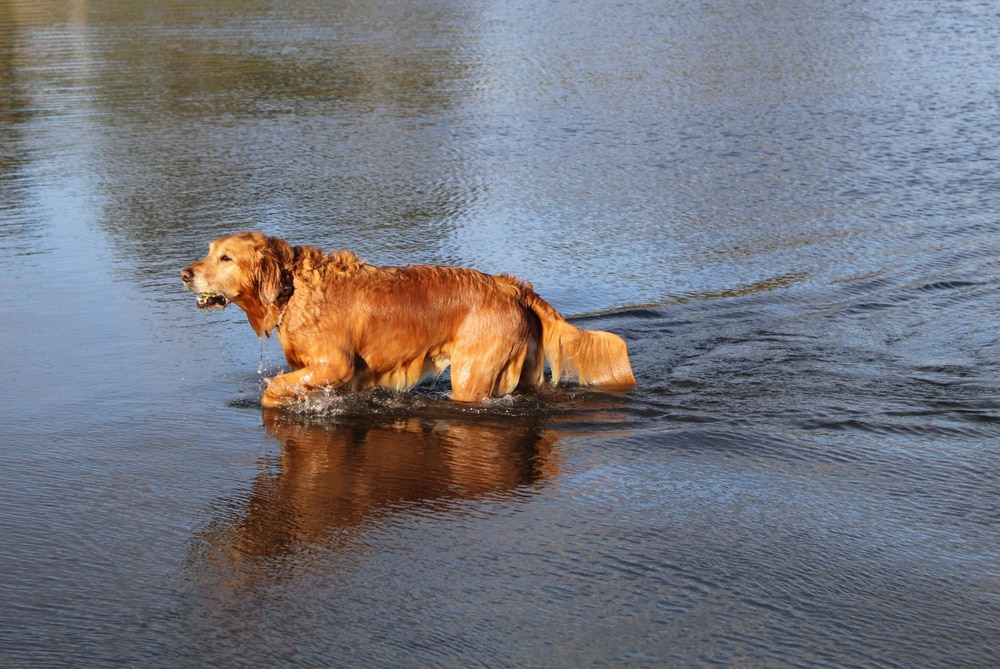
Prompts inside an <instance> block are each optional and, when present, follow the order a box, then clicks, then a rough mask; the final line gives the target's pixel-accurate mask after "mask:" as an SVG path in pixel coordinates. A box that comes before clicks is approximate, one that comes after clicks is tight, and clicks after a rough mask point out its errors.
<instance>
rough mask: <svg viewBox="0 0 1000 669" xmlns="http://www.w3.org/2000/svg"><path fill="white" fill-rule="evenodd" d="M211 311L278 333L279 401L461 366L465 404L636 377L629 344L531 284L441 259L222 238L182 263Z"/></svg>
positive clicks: (459, 384) (275, 401)
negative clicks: (564, 310) (580, 323)
mask: <svg viewBox="0 0 1000 669" xmlns="http://www.w3.org/2000/svg"><path fill="white" fill-rule="evenodd" d="M181 278H182V280H183V281H184V285H185V286H187V288H188V289H190V290H192V291H194V292H196V293H199V295H200V297H199V298H198V307H199V308H201V309H219V308H225V307H226V306H227V305H229V304H230V303H232V304H235V305H236V306H238V307H240V308H241V309H243V311H245V312H246V315H247V319H248V320H249V321H250V325H251V327H253V329H254V331H255V332H256V333H257V335H258V336H259V337H263V336H265V335H270V333H271V332H272V331H277V335H278V339H279V341H280V342H281V346H282V348H283V349H284V351H285V358H286V359H287V360H288V364H289V365H290V366H291V367H292V369H293V371H291V372H289V373H287V374H280V375H278V376H276V377H274V378H273V379H270V381H269V382H268V386H267V388H266V389H265V390H264V395H263V397H262V398H261V404H262V405H263V406H265V407H280V406H284V405H287V404H289V403H291V402H294V401H295V400H296V399H298V398H300V397H302V396H305V395H308V393H309V392H311V391H314V390H319V389H325V388H344V389H347V390H359V389H362V388H369V387H373V386H384V387H388V388H395V389H397V390H405V389H408V388H411V387H413V386H414V385H416V384H417V383H418V382H419V381H420V380H421V379H424V378H427V377H430V376H434V375H437V374H440V373H441V372H442V371H444V370H445V369H446V368H447V367H448V366H449V365H450V366H451V390H452V392H451V396H452V399H454V400H457V401H460V402H480V401H482V400H484V399H486V398H488V397H496V396H502V395H506V394H509V393H511V392H513V391H514V390H516V389H530V388H535V387H538V386H541V385H542V384H544V383H545V362H546V361H548V364H549V368H550V371H551V378H550V380H549V382H550V383H553V384H556V383H559V381H560V380H561V379H562V378H563V376H564V375H565V376H567V377H575V378H576V379H577V380H578V382H579V383H580V384H582V385H593V386H607V387H630V386H634V385H635V377H634V376H633V374H632V366H631V364H630V362H629V358H628V349H627V346H626V344H625V340H624V339H622V338H621V337H619V336H618V335H615V334H612V333H610V332H599V331H593V330H581V329H579V328H577V327H575V326H573V325H571V324H570V323H568V322H567V321H566V320H565V319H564V318H563V317H562V316H561V315H560V314H559V312H557V311H556V310H555V309H554V308H553V307H552V306H550V305H549V304H548V303H547V302H545V301H544V300H543V299H542V298H541V297H539V296H538V295H537V294H536V293H535V291H534V289H533V288H532V286H531V284H530V283H527V282H525V281H521V280H519V279H516V278H514V277H512V276H509V275H506V274H501V275H498V276H491V275H488V274H484V273H482V272H478V271H476V270H472V269H466V268H459V267H443V266H437V265H426V266H406V267H376V266H372V265H368V264H367V263H365V262H363V261H361V260H358V258H357V256H355V255H354V254H353V253H351V252H350V251H339V252H336V253H331V254H328V253H324V252H323V251H320V250H319V249H317V248H315V247H312V246H294V247H293V246H291V245H289V244H288V243H287V242H286V241H284V240H283V239H279V238H276V237H268V236H266V235H263V234H261V233H259V232H244V233H238V234H235V235H230V236H228V237H222V238H221V239H217V240H216V241H214V242H212V243H211V244H210V245H209V248H208V255H207V256H206V257H205V258H203V259H202V260H199V261H198V262H196V263H194V264H192V265H190V266H189V267H186V268H185V269H183V270H182V271H181Z"/></svg>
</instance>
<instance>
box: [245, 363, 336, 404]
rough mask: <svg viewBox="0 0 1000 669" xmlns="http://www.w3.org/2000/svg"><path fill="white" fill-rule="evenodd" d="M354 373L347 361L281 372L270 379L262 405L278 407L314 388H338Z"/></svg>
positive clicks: (261, 401) (318, 364) (261, 400)
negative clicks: (285, 372)
mask: <svg viewBox="0 0 1000 669" xmlns="http://www.w3.org/2000/svg"><path fill="white" fill-rule="evenodd" d="M353 375H354V367H353V365H351V364H350V363H347V362H340V363H336V362H322V363H317V364H313V365H307V366H305V367H303V368H302V369H297V370H295V371H294V372H289V373H287V374H279V375H278V376H275V377H274V378H272V379H269V380H268V382H267V388H265V389H264V395H263V396H262V397H261V398H260V405H261V406H262V407H264V408H265V409H277V408H280V407H282V406H285V405H286V404H290V403H291V402H294V401H295V400H297V399H300V398H301V397H303V396H305V395H306V394H308V393H309V392H311V391H313V390H319V389H321V388H338V387H340V386H342V385H344V384H345V383H347V382H348V381H350V380H351V377H352V376H353Z"/></svg>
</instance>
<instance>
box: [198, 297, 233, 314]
mask: <svg viewBox="0 0 1000 669" xmlns="http://www.w3.org/2000/svg"><path fill="white" fill-rule="evenodd" d="M227 304H229V300H227V299H226V296H225V295H220V294H218V293H204V294H203V295H200V296H199V297H198V308H199V309H204V310H206V311H207V310H209V309H223V308H225V306H226V305H227Z"/></svg>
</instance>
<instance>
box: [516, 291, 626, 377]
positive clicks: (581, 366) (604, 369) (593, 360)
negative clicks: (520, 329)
mask: <svg viewBox="0 0 1000 669" xmlns="http://www.w3.org/2000/svg"><path fill="white" fill-rule="evenodd" d="M521 299H522V301H523V302H524V304H525V305H526V306H527V307H528V308H530V309H531V310H532V311H533V312H535V314H536V315H537V316H538V319H539V320H540V321H541V323H542V346H541V348H542V351H543V354H544V356H545V359H546V360H548V362H549V369H550V370H551V372H552V384H553V385H555V384H557V383H559V381H560V380H561V379H562V378H563V375H565V376H566V377H567V378H573V377H575V378H576V379H577V381H578V382H579V383H580V384H581V385H585V386H611V387H619V388H628V387H632V386H634V385H635V376H634V375H633V374H632V364H631V363H630V362H629V359H628V346H627V345H626V344H625V340H624V339H622V338H621V337H619V336H618V335H616V334H612V333H610V332H601V331H599V330H581V329H580V328H578V327H575V326H574V325H572V324H571V323H569V322H568V321H567V320H566V319H565V318H563V317H562V315H561V314H560V313H559V312H558V311H556V310H555V309H554V308H553V307H552V305H550V304H549V303H548V302H546V301H545V300H543V299H542V298H541V297H539V296H538V294H537V293H535V291H534V290H533V289H532V288H531V286H530V284H524V285H523V287H522V298H521Z"/></svg>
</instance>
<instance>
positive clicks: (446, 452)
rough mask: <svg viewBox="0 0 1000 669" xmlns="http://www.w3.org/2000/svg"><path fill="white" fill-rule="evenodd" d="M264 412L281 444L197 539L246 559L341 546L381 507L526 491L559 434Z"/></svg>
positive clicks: (508, 423) (419, 507)
mask: <svg viewBox="0 0 1000 669" xmlns="http://www.w3.org/2000/svg"><path fill="white" fill-rule="evenodd" d="M263 415H264V424H265V426H266V428H267V431H268V433H269V434H271V435H272V436H274V437H276V438H277V439H278V441H279V442H281V452H280V455H278V456H277V457H276V458H274V459H273V460H272V461H271V462H269V463H265V464H264V466H262V468H261V471H260V473H259V474H258V475H257V477H256V479H255V480H254V482H253V485H252V488H251V490H250V491H249V494H248V496H247V497H245V498H244V499H242V500H240V501H238V502H236V503H230V504H227V505H226V513H225V514H223V515H225V516H226V517H225V518H222V517H219V518H216V520H215V521H213V523H212V524H211V526H210V527H209V528H207V531H206V533H205V535H204V536H203V538H204V539H205V541H206V545H205V546H204V548H206V549H208V551H209V552H210V553H213V554H215V556H216V557H217V558H223V559H224V558H225V556H228V558H230V559H235V560H237V561H238V562H240V563H247V562H260V561H261V560H264V561H266V560H268V559H272V558H282V557H284V556H288V555H291V554H294V553H295V552H296V551H298V550H300V549H302V548H304V547H306V548H307V547H309V546H310V545H316V546H323V547H326V548H332V549H335V550H336V549H337V548H338V546H339V547H342V548H344V549H347V548H348V546H349V545H350V544H351V543H352V542H353V540H354V539H355V538H356V537H357V535H358V534H359V533H361V532H363V530H364V528H365V527H366V525H367V524H369V523H371V522H373V521H376V520H377V519H379V518H382V517H385V516H386V515H390V514H399V513H406V512H412V511H420V512H438V511H440V512H445V513H446V512H448V510H449V509H450V508H454V506H455V505H454V504H451V505H449V502H453V501H458V500H462V499H470V498H476V497H479V496H483V495H488V494H503V493H508V492H509V493H513V492H515V491H518V490H528V489H530V487H531V486H536V485H540V484H543V483H544V481H546V480H551V479H552V478H554V477H555V476H556V475H557V473H558V469H559V462H558V455H557V453H558V451H557V449H555V448H553V445H554V443H555V442H556V441H557V440H558V438H559V436H558V433H556V432H553V431H550V430H547V429H545V428H544V427H543V426H542V425H540V421H539V420H538V419H528V418H516V419H511V418H505V419H497V418H484V419H479V418H477V417H461V418H447V419H445V418H422V417H415V416H411V417H406V418H400V419H390V418H385V419H379V420H372V419H350V420H344V421H331V420H330V419H325V420H317V419H315V418H312V419H311V418H307V417H303V416H297V415H293V414H286V413H281V412H279V411H271V410H265V411H264V414H263ZM205 557H208V556H205ZM230 566H231V567H236V568H239V567H237V565H230ZM243 566H244V567H247V566H249V564H244V565H243ZM258 566H259V565H258Z"/></svg>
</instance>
